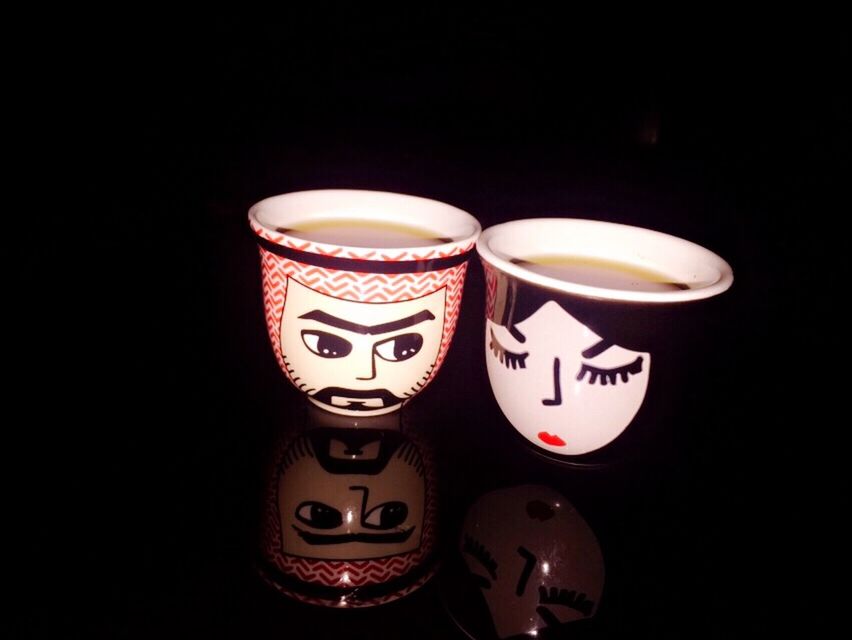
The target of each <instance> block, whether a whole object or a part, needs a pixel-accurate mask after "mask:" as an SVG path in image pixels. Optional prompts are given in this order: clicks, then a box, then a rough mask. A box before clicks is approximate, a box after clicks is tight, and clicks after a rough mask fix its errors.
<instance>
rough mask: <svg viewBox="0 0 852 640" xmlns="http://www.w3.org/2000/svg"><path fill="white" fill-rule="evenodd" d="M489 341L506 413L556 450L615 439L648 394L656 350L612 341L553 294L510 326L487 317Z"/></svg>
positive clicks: (491, 370)
mask: <svg viewBox="0 0 852 640" xmlns="http://www.w3.org/2000/svg"><path fill="white" fill-rule="evenodd" d="M485 346H486V350H487V353H486V356H485V357H486V363H487V368H488V376H489V378H490V380H491V386H492V389H493V390H494V395H495V397H496V399H497V403H498V404H499V405H500V408H501V409H502V411H503V413H504V414H505V415H506V417H507V418H508V419H509V421H510V422H511V423H512V424H513V425H514V427H515V428H516V429H517V430H518V431H519V432H520V433H521V434H522V435H523V436H524V437H526V438H527V439H528V440H530V441H531V442H533V443H535V444H536V445H538V446H539V447H542V448H543V449H546V450H548V451H553V452H554V453H558V454H562V455H579V454H583V453H588V452H590V451H594V450H596V449H599V448H601V447H603V446H604V445H606V444H608V443H609V442H611V441H612V440H614V439H615V438H617V437H618V436H619V435H620V434H621V433H622V432H623V431H624V430H625V429H626V428H627V426H628V425H629V424H630V422H631V421H632V420H633V417H634V416H635V415H636V412H637V411H639V407H640V406H641V405H642V401H643V399H644V398H645V391H646V389H647V387H648V373H649V371H650V368H651V356H650V354H648V353H644V352H639V351H631V350H629V349H625V348H623V347H620V346H618V345H616V344H613V343H611V342H609V341H608V340H607V339H606V337H605V336H599V335H597V334H596V333H595V332H593V331H592V330H591V329H589V328H588V327H586V326H585V325H583V324H582V323H581V322H579V321H578V320H577V319H576V318H574V317H573V316H572V315H571V314H570V313H568V312H567V311H565V310H564V309H562V307H560V306H559V305H558V304H557V303H556V302H554V301H552V300H551V301H548V302H546V303H545V304H543V305H542V306H541V307H540V308H539V309H538V310H537V311H536V312H535V313H534V314H532V315H531V316H530V317H529V318H527V319H525V320H523V321H522V322H519V323H518V324H516V325H514V327H512V328H511V330H510V329H508V328H506V327H504V326H501V325H498V324H495V323H494V322H492V321H491V320H488V321H487V323H486V330H485Z"/></svg>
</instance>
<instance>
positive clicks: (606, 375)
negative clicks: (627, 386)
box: [577, 356, 642, 386]
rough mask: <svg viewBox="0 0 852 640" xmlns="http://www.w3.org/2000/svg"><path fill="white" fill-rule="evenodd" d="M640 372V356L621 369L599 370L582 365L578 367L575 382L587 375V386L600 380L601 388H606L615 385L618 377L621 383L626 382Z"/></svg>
mask: <svg viewBox="0 0 852 640" xmlns="http://www.w3.org/2000/svg"><path fill="white" fill-rule="evenodd" d="M641 371H642V356H638V357H637V358H636V359H635V360H634V361H633V362H631V363H630V364H626V365H624V366H623V367H615V368H614V369H600V368H598V367H593V366H592V365H590V364H585V363H584V364H583V365H582V366H581V367H580V372H579V373H578V374H577V380H582V379H583V378H584V377H585V375H586V374H587V373H588V374H589V384H595V383H596V382H597V381H598V380H600V383H601V385H602V386H606V385H608V384H612V385H614V384H617V382H618V378H619V377H620V378H621V381H622V382H627V379H628V378H629V377H630V376H631V375H635V374H637V373H640V372H641Z"/></svg>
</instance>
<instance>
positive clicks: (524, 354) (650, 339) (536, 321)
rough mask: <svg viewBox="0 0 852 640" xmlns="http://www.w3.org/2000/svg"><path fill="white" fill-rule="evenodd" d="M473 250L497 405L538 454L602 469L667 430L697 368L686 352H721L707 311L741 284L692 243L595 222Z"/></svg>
mask: <svg viewBox="0 0 852 640" xmlns="http://www.w3.org/2000/svg"><path fill="white" fill-rule="evenodd" d="M477 250H478V252H479V255H480V258H481V260H482V264H483V267H484V269H485V279H486V309H485V315H486V323H485V324H486V326H485V350H486V353H485V359H486V363H487V365H486V366H487V369H488V377H489V380H490V383H491V388H492V390H493V392H494V397H495V398H496V400H497V403H498V404H499V406H500V409H501V410H502V412H503V414H504V415H505V416H506V418H507V419H508V421H509V422H510V423H511V424H512V425H513V426H514V428H515V429H516V430H517V432H518V433H520V434H521V435H522V436H523V437H524V438H525V439H526V441H527V442H529V443H532V444H533V445H534V446H535V450H536V451H538V452H544V453H545V454H547V455H548V456H549V457H552V458H555V459H558V460H565V461H570V460H583V459H587V460H588V459H592V460H606V456H604V455H603V453H604V452H605V451H607V449H610V450H612V448H613V447H616V445H618V444H622V445H625V444H627V443H628V441H630V440H631V438H633V439H634V442H633V443H632V444H631V445H630V446H634V445H637V444H638V443H639V442H642V443H643V444H645V443H647V442H648V441H647V440H645V437H646V436H648V435H649V434H650V433H651V432H653V431H654V430H656V429H658V428H659V427H660V426H661V425H662V424H664V423H666V421H667V420H669V418H668V417H666V416H664V414H665V411H666V410H667V408H668V407H671V406H673V405H674V401H675V400H676V399H677V394H680V393H683V392H684V375H685V373H686V372H687V371H688V370H689V369H688V367H690V366H691V367H693V368H694V367H696V365H697V363H695V362H693V363H685V362H683V356H684V354H685V353H686V351H687V349H688V347H689V346H690V343H693V344H695V343H697V342H698V341H703V342H705V343H712V341H713V335H712V334H707V333H704V332H702V321H703V320H705V319H706V318H708V317H709V315H710V314H712V313H713V311H712V310H711V309H709V307H707V306H706V305H707V301H708V300H710V299H711V298H714V296H717V295H718V294H720V293H722V292H723V291H725V290H726V289H728V288H729V287H730V286H731V284H732V282H733V273H732V270H731V268H730V266H729V265H728V264H727V263H726V262H725V261H724V260H723V259H722V258H720V257H719V256H718V255H716V254H714V253H712V252H710V251H708V250H707V249H704V248H703V247H700V246H698V245H696V244H694V243H692V242H688V241H686V240H683V239H680V238H677V237H674V236H671V235H667V234H663V233H659V232H656V231H651V230H648V229H642V228H638V227H631V226H626V225H620V224H613V223H607V222H600V221H593V220H580V219H570V218H546V219H527V220H516V221H512V222H507V223H505V224H500V225H497V226H494V227H491V228H489V229H486V230H485V231H484V232H483V233H482V235H481V236H480V238H479V240H478V242H477ZM687 391H688V389H687ZM640 425H643V426H642V428H639V426H640ZM611 443H612V444H611ZM599 450H600V451H599ZM624 453H625V452H624V450H623V447H622V451H620V452H619V456H623V455H624ZM584 457H585V458H584Z"/></svg>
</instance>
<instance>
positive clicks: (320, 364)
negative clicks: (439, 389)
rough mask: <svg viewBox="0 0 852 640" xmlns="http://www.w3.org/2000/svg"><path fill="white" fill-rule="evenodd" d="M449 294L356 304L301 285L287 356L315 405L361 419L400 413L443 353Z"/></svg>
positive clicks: (294, 295)
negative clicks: (446, 307) (445, 312)
mask: <svg viewBox="0 0 852 640" xmlns="http://www.w3.org/2000/svg"><path fill="white" fill-rule="evenodd" d="M444 304H445V289H439V290H438V291H435V292H433V293H430V294H427V295H424V296H423V297H421V298H417V299H414V300H404V301H402V302H387V303H367V302H353V301H351V300H340V299H337V298H332V297H331V296H327V295H325V294H322V293H318V292H317V291H314V290H312V289H310V288H308V287H306V286H304V285H303V284H301V283H299V282H297V281H296V280H293V279H292V278H291V279H290V280H289V281H288V283H287V299H286V301H285V303H284V313H283V315H282V318H281V354H282V357H283V359H284V364H285V366H286V367H287V371H288V373H289V376H290V378H291V380H292V381H293V383H294V384H295V385H296V386H297V387H298V388H299V389H301V390H303V391H305V393H307V394H308V395H309V396H310V397H311V399H313V400H314V401H315V402H319V403H322V404H325V405H331V406H332V407H335V408H336V409H338V410H342V411H345V412H351V413H353V414H356V415H371V414H379V413H385V412H387V411H390V410H393V409H394V408H396V407H397V406H398V405H399V404H401V403H402V402H404V401H405V400H406V399H407V398H409V397H410V396H413V395H414V394H415V393H417V392H418V391H419V390H420V389H421V388H422V387H423V386H424V385H425V384H426V381H427V380H428V379H429V376H430V375H431V373H432V370H433V369H434V366H435V361H436V360H437V358H438V352H439V350H440V347H441V335H442V333H443V327H444Z"/></svg>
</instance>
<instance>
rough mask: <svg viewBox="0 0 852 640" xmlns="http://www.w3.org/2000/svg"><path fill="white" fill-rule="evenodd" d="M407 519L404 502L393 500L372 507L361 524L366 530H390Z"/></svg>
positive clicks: (406, 509)
mask: <svg viewBox="0 0 852 640" xmlns="http://www.w3.org/2000/svg"><path fill="white" fill-rule="evenodd" d="M407 517H408V507H407V506H406V504H405V503H404V502H399V501H397V500H394V501H392V502H385V503H383V504H380V505H379V506H378V507H373V508H372V509H370V510H369V511H368V512H367V513H366V514H365V516H364V519H363V521H362V522H361V524H362V525H364V527H366V528H367V529H392V528H394V527H398V526H399V525H401V524H402V523H403V522H405V519H406V518H407Z"/></svg>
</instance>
